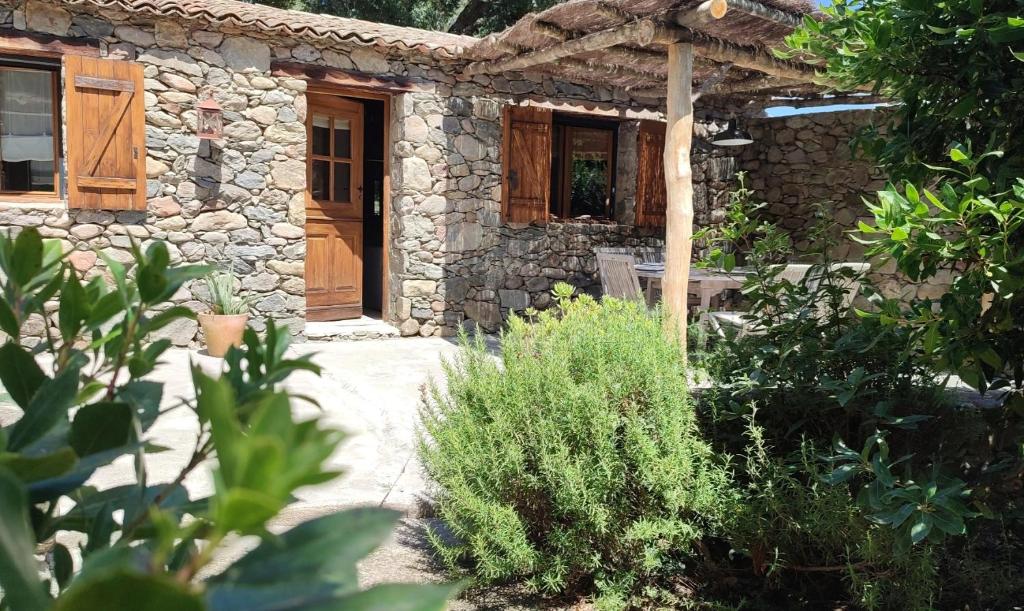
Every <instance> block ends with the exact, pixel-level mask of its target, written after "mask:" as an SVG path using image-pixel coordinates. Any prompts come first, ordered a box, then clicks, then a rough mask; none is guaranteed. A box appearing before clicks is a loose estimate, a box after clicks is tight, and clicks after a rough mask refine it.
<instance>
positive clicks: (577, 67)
mask: <svg viewBox="0 0 1024 611" xmlns="http://www.w3.org/2000/svg"><path fill="white" fill-rule="evenodd" d="M700 5H701V0H569V1H567V2H564V3H561V4H556V5H555V6H553V7H551V8H549V9H547V10H545V11H543V12H540V13H536V14H530V15H527V16H525V17H523V18H522V19H520V20H519V21H518V22H517V23H515V24H514V25H512V26H511V27H509V28H508V29H506V30H505V31H503V32H501V33H498V34H492V35H491V36H488V37H487V38H485V39H483V40H482V41H481V42H480V43H479V44H477V45H476V46H475V47H473V48H472V49H471V50H470V51H469V53H470V55H472V58H473V59H475V60H476V61H477V63H478V66H471V68H470V70H471V71H473V69H474V68H479V70H478V71H486V72H491V69H492V68H491V67H488V66H487V65H486V64H488V63H490V64H491V65H492V67H493V69H498V68H499V67H501V66H502V65H503V64H504V65H505V66H506V67H507V66H508V62H506V61H504V60H508V59H511V58H515V57H517V56H523V55H530V54H533V55H534V56H536V55H537V54H538V52H539V53H540V54H541V55H544V53H545V52H546V51H548V50H551V49H554V48H556V47H557V46H558V45H560V44H563V43H565V42H566V41H579V40H580V39H582V38H584V37H586V36H588V35H594V34H596V33H608V32H611V31H614V30H616V29H617V28H622V27H623V26H632V25H638V22H643V21H649V22H651V23H652V24H654V25H655V26H656V27H657V28H659V29H661V28H666V29H667V32H668V36H669V37H671V36H677V35H678V36H680V37H682V38H683V39H686V40H690V41H692V42H693V44H694V55H695V59H694V81H695V82H696V84H697V85H698V86H699V85H700V84H701V83H702V82H707V81H708V80H713V81H716V82H717V83H718V85H717V89H716V90H715V91H717V92H721V93H726V92H727V93H740V92H743V93H744V94H746V96H747V97H749V95H750V94H751V92H760V93H767V92H768V91H771V90H775V92H776V93H788V94H793V95H799V94H802V93H805V92H807V91H808V90H811V91H813V90H815V89H820V87H818V88H816V87H815V86H813V85H809V83H811V82H812V81H813V80H814V71H813V68H812V67H811V66H808V65H806V64H803V63H800V62H792V61H783V60H779V59H777V58H776V57H774V55H773V54H772V52H771V50H772V48H774V47H778V46H781V44H782V42H783V39H784V38H785V36H786V35H788V34H789V33H790V32H792V31H793V29H794V27H795V26H796V25H797V24H799V23H800V22H801V21H802V20H803V18H804V17H805V16H807V15H814V14H815V13H816V5H815V3H814V2H813V0H728V5H729V10H728V11H727V12H726V14H725V16H724V17H722V18H721V19H718V20H710V21H706V22H695V23H690V24H689V25H683V24H684V23H689V22H687V21H686V19H685V16H686V15H688V14H692V13H693V11H694V10H695V9H697V7H698V6H700ZM664 38H665V37H664V36H663V37H662V40H658V39H657V38H655V39H654V40H653V41H647V43H648V44H646V45H645V44H643V43H642V42H635V41H634V42H625V43H620V44H616V45H614V46H610V47H603V48H599V49H596V50H591V51H585V52H580V53H573V54H572V55H571V56H568V57H559V58H558V59H556V60H554V61H545V62H541V63H538V64H537V65H535V66H531V67H530V68H529V69H530V70H536V71H538V72H543V73H548V74H551V75H553V76H557V77H559V78H563V79H566V80H572V81H577V82H591V83H604V84H611V85H617V86H621V87H625V88H627V89H632V90H645V89H648V90H651V91H657V90H658V89H660V90H662V91H663V90H664V88H665V83H666V80H667V58H666V54H667V49H666V47H665V44H664V43H665V40H664ZM723 64H729V67H728V68H725V67H723Z"/></svg>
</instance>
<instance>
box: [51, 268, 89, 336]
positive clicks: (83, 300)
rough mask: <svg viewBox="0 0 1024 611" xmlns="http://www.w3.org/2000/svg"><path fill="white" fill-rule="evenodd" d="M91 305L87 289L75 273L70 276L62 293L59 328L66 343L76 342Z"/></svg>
mask: <svg viewBox="0 0 1024 611" xmlns="http://www.w3.org/2000/svg"><path fill="white" fill-rule="evenodd" d="M89 310H90V304H89V300H88V298H87V297H86V296H85V289H84V288H82V283H81V282H79V281H78V276H77V275H75V273H74V272H71V273H69V274H68V278H67V280H65V281H64V288H63V289H62V290H61V293H60V309H59V311H58V314H59V316H58V327H59V328H60V335H61V337H62V338H63V339H64V341H65V342H74V340H75V338H76V337H77V336H78V332H79V330H81V328H82V322H83V321H84V320H86V319H87V318H88V317H89Z"/></svg>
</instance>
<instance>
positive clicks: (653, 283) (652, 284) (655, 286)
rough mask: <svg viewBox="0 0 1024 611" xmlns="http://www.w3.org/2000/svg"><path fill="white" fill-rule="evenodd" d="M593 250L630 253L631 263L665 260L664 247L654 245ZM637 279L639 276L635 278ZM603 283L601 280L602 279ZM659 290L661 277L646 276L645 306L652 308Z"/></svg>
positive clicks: (599, 263) (599, 264)
mask: <svg viewBox="0 0 1024 611" xmlns="http://www.w3.org/2000/svg"><path fill="white" fill-rule="evenodd" d="M594 252H595V253H597V254H598V255H601V254H606V255H630V256H632V257H633V265H634V267H635V265H636V264H637V263H662V262H664V261H665V249H663V248H658V247H656V246H637V247H635V248H634V247H630V246H601V247H598V248H595V249H594ZM600 266H601V261H600V259H599V260H598V267H599V268H600ZM637 280H638V281H639V278H638V279H637ZM602 285H603V280H602ZM660 292H661V279H660V278H648V280H647V288H646V289H644V296H645V298H646V301H647V306H648V307H651V308H653V307H654V305H655V304H656V303H658V298H657V297H658V293H660Z"/></svg>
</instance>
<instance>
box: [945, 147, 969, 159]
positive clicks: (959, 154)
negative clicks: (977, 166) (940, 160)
mask: <svg viewBox="0 0 1024 611" xmlns="http://www.w3.org/2000/svg"><path fill="white" fill-rule="evenodd" d="M949 158H950V159H952V160H953V161H955V162H957V163H963V162H965V161H967V160H968V157H967V154H966V153H964V152H963V151H961V150H960V149H957V148H953V149H949Z"/></svg>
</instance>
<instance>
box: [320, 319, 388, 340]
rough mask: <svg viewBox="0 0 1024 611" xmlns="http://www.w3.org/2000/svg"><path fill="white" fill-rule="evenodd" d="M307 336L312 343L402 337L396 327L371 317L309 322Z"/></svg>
mask: <svg viewBox="0 0 1024 611" xmlns="http://www.w3.org/2000/svg"><path fill="white" fill-rule="evenodd" d="M305 335H306V339H308V340H309V341H312V342H328V341H358V340H367V339H391V338H396V337H400V336H401V334H400V333H399V332H398V329H396V328H395V327H392V326H391V325H389V324H388V323H386V322H384V321H382V320H380V319H377V318H370V317H369V316H363V317H360V318H354V319H352V320H335V321H330V322H307V323H306V327H305Z"/></svg>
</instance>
